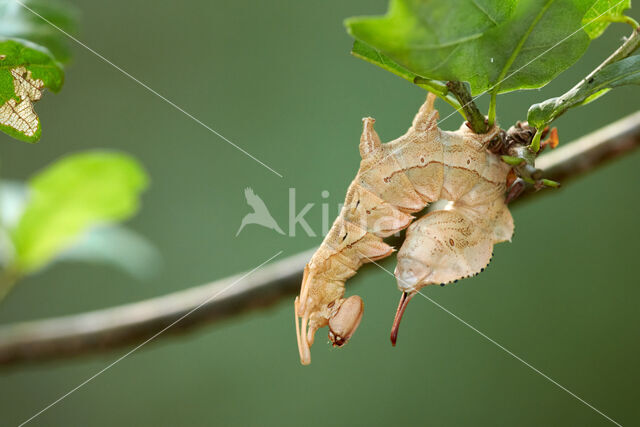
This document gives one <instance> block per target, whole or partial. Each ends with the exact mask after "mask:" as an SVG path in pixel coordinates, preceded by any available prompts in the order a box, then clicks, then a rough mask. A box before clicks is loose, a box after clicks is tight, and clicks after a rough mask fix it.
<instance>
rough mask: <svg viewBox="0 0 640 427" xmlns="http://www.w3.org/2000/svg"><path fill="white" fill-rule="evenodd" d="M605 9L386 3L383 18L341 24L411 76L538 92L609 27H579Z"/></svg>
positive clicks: (554, 2)
mask: <svg viewBox="0 0 640 427" xmlns="http://www.w3.org/2000/svg"><path fill="white" fill-rule="evenodd" d="M614 1H615V0H614ZM618 1H620V0H618ZM624 1H626V0H624ZM604 3H606V2H603V0H520V1H514V0H451V1H441V0H391V2H390V6H389V12H388V13H387V15H385V16H381V17H356V18H350V19H348V20H347V21H346V26H347V29H348V31H349V33H350V34H351V35H352V36H353V37H354V38H355V39H356V40H360V41H361V42H363V43H365V44H367V45H369V46H371V47H372V48H373V49H376V50H378V51H380V52H381V53H382V54H384V55H385V56H387V57H389V58H390V59H391V60H392V61H394V62H395V63H397V64H398V65H399V66H401V67H403V68H404V69H406V70H408V71H409V72H411V73H413V74H416V75H419V76H422V77H425V78H427V79H431V80H443V81H449V80H455V81H464V82H468V83H469V84H470V85H471V91H472V93H473V94H474V95H477V94H479V93H483V92H485V91H487V90H491V91H492V92H495V93H502V92H508V91H512V90H518V89H527V88H538V87H541V86H543V85H544V84H546V83H548V82H549V81H551V80H552V79H553V78H555V76H557V75H558V74H560V73H561V72H562V71H564V70H565V69H567V68H569V67H570V66H571V65H573V64H574V63H575V62H576V61H577V60H578V59H579V58H580V57H581V56H582V55H583V54H584V52H585V50H586V49H587V47H588V46H589V43H590V41H591V38H592V37H595V36H597V35H599V34H600V33H601V32H602V30H604V27H606V25H607V24H608V22H606V21H603V22H602V25H598V28H597V29H596V28H593V29H591V32H590V33H587V31H585V30H584V29H582V27H583V25H584V19H585V18H586V17H587V16H588V14H592V13H594V11H596V12H597V11H599V10H600V9H601V7H602V5H603V4H604ZM609 7H610V6H609ZM606 10H607V8H606V7H605V9H604V11H606ZM615 10H616V11H617V12H615V13H618V12H620V11H618V10H617V9H615ZM604 11H603V12H604ZM613 11H614V10H612V11H610V12H613ZM603 12H600V13H603ZM596 16H598V14H596ZM592 19H593V18H592ZM587 22H588V21H587Z"/></svg>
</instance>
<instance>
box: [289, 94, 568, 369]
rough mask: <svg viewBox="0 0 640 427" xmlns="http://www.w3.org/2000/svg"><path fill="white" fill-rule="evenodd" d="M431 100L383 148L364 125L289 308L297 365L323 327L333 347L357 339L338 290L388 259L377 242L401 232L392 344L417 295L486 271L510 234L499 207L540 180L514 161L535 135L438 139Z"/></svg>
mask: <svg viewBox="0 0 640 427" xmlns="http://www.w3.org/2000/svg"><path fill="white" fill-rule="evenodd" d="M434 101H435V96H434V95H433V94H429V95H428V96H427V100H426V102H425V103H424V105H422V107H421V108H420V110H419V111H418V113H417V115H416V116H415V118H414V120H413V123H412V125H411V127H410V128H409V130H408V131H407V133H405V134H404V135H403V136H401V137H400V138H397V139H395V140H393V141H391V142H388V143H385V144H382V143H381V141H380V138H379V137H378V134H377V133H376V131H375V130H374V127H373V125H374V122H375V120H374V119H372V118H364V119H363V131H362V136H361V139H360V155H361V157H362V160H361V163H360V169H359V170H358V174H357V175H356V177H355V179H354V180H353V182H352V183H351V185H350V186H349V188H348V190H347V195H346V198H345V202H344V206H343V208H342V210H341V212H340V214H339V216H338V217H337V218H336V220H335V222H334V223H333V225H332V227H331V229H330V230H329V232H328V234H327V235H326V237H325V239H324V241H323V242H322V244H321V246H320V248H319V249H318V250H317V251H316V253H315V254H314V255H313V257H312V258H311V260H310V261H309V263H308V264H307V265H306V267H305V269H304V276H303V279H302V286H301V289H300V295H299V296H298V297H297V298H296V300H295V321H296V335H297V340H298V350H299V352H300V360H301V362H302V364H304V365H307V364H309V363H311V352H310V347H311V345H312V344H313V341H314V337H315V333H316V331H317V330H318V329H320V328H322V327H324V326H328V327H329V339H330V340H331V342H332V343H333V345H334V346H337V347H341V346H343V345H344V344H345V343H346V342H347V341H348V340H349V339H350V338H351V336H352V335H353V333H354V332H355V330H356V328H357V327H358V325H359V324H360V320H361V319H362V315H363V313H364V303H363V302H362V299H361V298H360V297H359V296H357V295H352V296H349V297H347V298H345V295H344V294H345V282H346V280H347V279H349V278H350V277H352V276H354V275H355V274H356V272H357V270H358V269H359V268H360V267H361V266H362V265H363V264H365V263H368V262H374V261H376V260H379V259H381V258H385V257H387V256H389V255H391V254H392V253H393V252H394V248H392V247H391V246H389V245H387V244H386V243H385V242H384V241H383V239H384V238H385V237H388V236H391V235H392V234H394V233H397V232H398V231H400V230H402V229H404V228H407V227H409V228H408V230H407V233H406V238H405V241H404V243H403V244H402V247H401V248H400V250H399V252H398V264H397V267H396V269H395V276H396V278H397V284H398V288H399V289H400V291H401V292H402V295H401V298H400V303H399V305H398V309H397V312H396V315H395V319H394V322H393V326H392V329H391V341H392V344H393V345H395V343H396V339H397V334H398V328H399V325H400V320H401V319H402V315H403V314H404V311H405V309H406V307H407V304H408V303H409V301H410V300H411V298H412V297H413V296H414V295H415V294H416V293H417V292H418V291H419V290H420V289H421V288H423V287H424V286H427V285H432V284H442V285H444V284H445V283H450V282H454V281H457V280H458V279H461V278H465V277H469V276H472V275H475V274H477V273H479V272H480V271H482V270H484V268H485V267H486V266H487V265H488V264H489V261H490V259H491V256H492V252H493V245H494V244H496V243H499V242H504V241H507V240H510V239H511V236H512V235H513V228H514V225H513V219H512V217H511V214H510V212H509V209H508V207H507V202H508V201H509V200H510V199H513V198H514V197H517V195H518V194H519V193H520V192H521V191H522V190H523V188H524V186H523V183H522V179H524V180H525V181H529V182H533V183H535V184H537V185H538V186H542V185H543V181H544V180H542V179H540V178H541V177H540V176H539V174H540V173H539V172H540V171H537V170H535V168H533V167H532V166H531V165H532V163H533V162H528V161H527V158H526V155H524V153H523V152H521V151H522V149H526V144H528V142H529V141H530V140H531V138H532V137H533V134H535V129H533V128H529V127H528V126H527V125H526V124H524V125H523V124H518V125H516V126H515V127H512V128H511V129H510V130H509V132H508V133H505V132H504V131H502V130H501V129H500V128H499V127H498V126H497V125H496V126H494V127H493V128H492V129H489V131H488V132H487V133H485V134H476V133H474V132H473V131H472V130H471V129H470V128H469V127H468V126H467V125H465V124H463V125H462V126H461V128H460V129H458V130H457V131H455V132H449V131H443V130H441V129H439V128H438V126H437V121H438V118H439V116H438V112H437V111H436V110H435V109H434ZM520 140H521V141H520ZM550 140H551V142H549V141H547V142H546V144H545V145H552V147H553V146H555V145H556V143H557V134H555V129H554V132H553V133H552V138H550ZM525 143H526V144H525ZM500 154H503V156H502V157H501V156H500ZM533 156H534V157H535V155H533ZM516 172H517V175H518V176H520V177H521V178H516ZM548 183H551V182H550V181H549V182H548ZM548 185H551V184H548ZM436 202H437V203H436ZM431 204H433V205H432V207H434V209H431V210H430V211H429V212H428V213H427V214H425V215H424V216H423V217H421V218H419V219H418V220H416V221H415V222H413V220H414V217H413V216H412V215H411V214H412V213H416V212H419V211H421V210H423V209H424V208H425V207H426V206H428V205H431ZM412 222H413V224H412Z"/></svg>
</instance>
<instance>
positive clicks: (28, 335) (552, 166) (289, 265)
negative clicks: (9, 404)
mask: <svg viewBox="0 0 640 427" xmlns="http://www.w3.org/2000/svg"><path fill="white" fill-rule="evenodd" d="M638 145H640V112H638V113H635V114H632V115H630V116H628V117H626V118H624V119H622V120H619V121H617V122H615V123H613V124H611V125H609V126H607V127H605V128H603V129H601V130H598V131H596V132H594V133H591V134H589V135H587V136H585V137H583V138H580V139H579V140H577V141H575V142H574V143H571V144H567V145H564V146H563V147H561V148H558V149H556V150H554V151H552V152H550V153H547V154H544V155H542V156H540V158H539V159H538V161H537V162H536V163H537V164H536V165H537V166H538V167H540V168H541V169H543V170H544V171H545V176H546V177H548V178H550V179H553V180H556V181H560V182H562V183H563V184H564V183H566V182H567V180H569V179H570V178H575V177H576V176H579V175H580V174H582V173H584V172H587V171H592V170H593V169H595V168H596V167H597V166H599V165H600V164H602V163H603V162H605V161H606V160H610V159H612V158H615V157H618V156H621V155H624V154H627V153H629V152H631V151H632V150H633V149H634V148H635V147H637V146H638ZM552 191H555V190H549V189H546V190H542V191H540V192H538V193H525V194H523V196H521V198H520V199H518V200H517V201H519V200H523V199H528V198H529V196H531V195H533V194H549V193H551V192H552ZM517 201H516V202H517ZM312 253H313V250H310V251H307V252H303V253H300V254H298V255H294V256H292V257H289V258H286V259H283V260H281V261H277V262H274V263H273V264H270V265H267V266H266V267H264V268H262V269H261V270H258V271H256V272H255V273H254V274H252V275H250V276H248V277H246V278H245V279H243V280H241V281H239V282H238V283H237V284H236V285H234V286H232V287H231V288H230V289H229V290H227V291H226V292H224V293H223V294H221V296H219V297H217V298H214V299H212V300H211V301H209V302H208V303H206V304H204V305H202V307H200V308H198V309H197V310H195V311H194V312H193V313H191V314H190V315H189V316H187V317H186V318H184V319H183V320H181V321H180V322H178V323H176V324H175V326H173V327H171V328H169V329H168V330H167V331H166V332H165V333H163V334H161V335H159V336H158V337H157V338H156V339H160V338H162V337H167V336H169V335H170V333H171V334H172V333H177V332H184V331H185V330H190V329H191V328H192V327H196V326H202V325H205V324H207V323H212V322H215V321H220V320H223V319H227V318H230V317H233V316H235V315H237V314H239V313H240V312H243V311H247V310H251V309H254V308H258V307H266V306H268V305H272V304H275V303H276V302H278V301H280V300H282V299H284V298H286V297H288V296H291V295H294V294H295V293H297V291H298V290H299V287H300V280H301V278H302V269H303V268H304V265H305V263H306V262H307V261H308V260H309V258H310V257H311V255H312ZM240 277H242V276H241V275H238V276H234V277H228V278H225V279H221V280H218V281H215V282H212V283H209V284H205V285H201V286H196V287H194V288H190V289H187V290H183V291H179V292H174V293H171V294H168V295H165V296H161V297H157V298H152V299H148V300H145V301H141V302H136V303H132V304H126V305H122V306H118V307H113V308H107V309H103V310H97V311H92V312H88V313H83V314H77V315H71V316H64V317H58V318H54V319H43V320H36V321H30V322H22V323H16V324H12V325H6V326H3V327H1V328H0V364H3V365H15V364H19V363H24V362H33V361H44V360H51V359H56V358H63V357H69V356H76V355H80V354H85V353H90V352H99V351H105V350H108V349H112V348H116V347H120V346H124V345H127V344H133V343H139V342H142V341H143V340H144V339H147V338H149V337H151V336H153V335H154V334H156V333H157V332H158V331H161V330H162V329H163V328H165V327H167V326H169V325H171V324H172V323H174V322H175V321H176V320H178V319H180V318H181V317H182V316H184V315H185V314H187V313H188V312H189V311H191V310H193V309H194V308H195V307H197V306H198V305H200V304H201V303H202V302H203V301H205V300H207V299H208V298H210V297H211V296H212V295H215V294H216V293H218V292H220V291H221V290H222V289H224V288H225V287H227V286H229V285H230V284H231V283H233V282H234V280H237V279H238V278H240ZM289 303H292V300H290V301H289ZM291 305H292V304H291ZM292 306H293V305H292ZM292 310H293V308H292ZM292 316H293V313H292ZM154 341H155V340H154Z"/></svg>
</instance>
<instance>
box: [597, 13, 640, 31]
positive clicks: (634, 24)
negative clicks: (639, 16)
mask: <svg viewBox="0 0 640 427" xmlns="http://www.w3.org/2000/svg"><path fill="white" fill-rule="evenodd" d="M595 22H622V23H624V24H629V25H631V26H632V27H633V29H634V30H635V29H636V28H638V27H640V24H638V21H636V20H635V19H633V18H632V17H630V16H626V15H620V16H601V17H600V18H598V19H596V21H595Z"/></svg>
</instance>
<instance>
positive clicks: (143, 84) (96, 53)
mask: <svg viewBox="0 0 640 427" xmlns="http://www.w3.org/2000/svg"><path fill="white" fill-rule="evenodd" d="M13 1H14V2H15V3H17V4H19V5H20V6H22V7H24V8H25V9H26V10H28V11H29V12H31V13H33V14H34V15H36V16H37V17H38V18H40V19H42V20H43V21H44V22H46V23H47V24H49V25H51V26H52V27H53V28H55V29H56V30H58V31H60V32H61V33H62V34H64V35H65V36H67V37H69V38H70V39H71V40H73V41H74V42H76V43H77V44H79V45H80V46H82V47H84V48H85V49H87V50H88V51H89V52H91V53H93V54H94V55H95V56H97V57H98V58H100V59H102V60H103V61H104V62H106V63H107V64H109V65H111V66H112V67H113V68H115V69H116V70H118V71H120V72H121V73H122V74H124V75H125V76H127V77H128V78H130V79H131V80H133V81H134V82H136V83H138V84H139V85H140V86H142V87H143V88H145V89H146V90H148V91H149V92H151V93H152V94H154V95H155V96H157V97H158V98H160V99H162V100H163V101H164V102H166V103H167V104H169V105H171V106H172V107H173V108H175V109H176V110H178V111H180V112H181V113H182V114H184V115H185V116H187V117H189V118H190V119H191V120H193V121H194V122H196V123H198V124H199V125H200V126H202V127H203V128H205V129H207V130H208V131H209V132H211V133H213V134H214V135H216V136H218V137H219V138H221V139H222V140H224V141H225V142H227V143H228V144H230V145H231V146H232V147H234V148H235V149H237V150H238V151H240V152H242V153H243V154H245V155H246V156H247V157H250V158H251V159H253V160H255V161H256V162H258V163H259V164H261V165H262V166H264V167H265V168H267V169H268V170H270V171H271V172H273V173H274V174H276V175H278V176H279V177H280V178H283V176H282V174H280V173H278V172H276V171H275V170H274V169H273V168H271V167H270V166H268V165H267V164H265V163H264V162H263V161H261V160H259V159H258V158H256V157H255V156H254V155H252V154H251V153H249V152H248V151H247V150H245V149H244V148H242V147H240V146H239V145H237V144H235V143H234V142H232V141H231V140H229V139H228V138H227V137H225V136H224V135H222V134H221V133H220V132H218V131H217V130H215V129H213V128H212V127H211V126H209V125H207V124H206V123H204V122H202V120H200V119H198V118H197V117H195V116H194V115H193V114H191V113H189V112H188V111H186V110H185V109H184V108H182V107H180V106H179V105H177V104H176V103H174V102H173V101H171V100H170V99H168V98H166V97H165V96H163V95H162V94H160V93H159V92H157V91H156V90H154V89H152V88H151V87H149V86H148V85H146V84H145V83H143V82H141V81H140V80H138V79H137V78H136V77H134V76H132V75H131V74H129V73H128V72H127V71H125V70H123V69H122V68H121V67H119V66H118V65H116V64H114V63H113V62H111V61H110V60H109V59H107V58H105V57H104V56H102V55H101V54H99V53H98V52H96V51H95V50H93V49H92V48H90V47H89V46H87V45H86V44H84V43H82V42H81V41H80V40H78V39H77V38H75V37H74V36H72V35H71V34H69V33H68V32H66V31H65V30H63V29H62V28H60V27H58V26H57V25H56V24H54V23H53V22H51V21H49V20H48V19H47V18H45V17H44V16H42V15H40V14H39V13H38V12H36V11H35V10H33V9H31V8H30V7H29V6H27V5H26V4H24V3H23V2H21V1H20V0H13Z"/></svg>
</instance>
